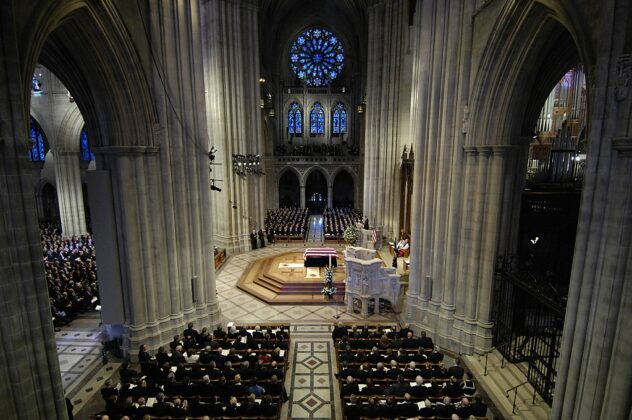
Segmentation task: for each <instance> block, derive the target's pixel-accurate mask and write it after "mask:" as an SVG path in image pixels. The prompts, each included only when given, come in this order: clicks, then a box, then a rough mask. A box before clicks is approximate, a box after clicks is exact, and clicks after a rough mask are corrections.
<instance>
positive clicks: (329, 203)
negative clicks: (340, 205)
mask: <svg viewBox="0 0 632 420" xmlns="http://www.w3.org/2000/svg"><path fill="white" fill-rule="evenodd" d="M333 203H334V186H333V185H331V184H330V185H327V207H329V208H330V209H331V208H333V207H334V204H333Z"/></svg>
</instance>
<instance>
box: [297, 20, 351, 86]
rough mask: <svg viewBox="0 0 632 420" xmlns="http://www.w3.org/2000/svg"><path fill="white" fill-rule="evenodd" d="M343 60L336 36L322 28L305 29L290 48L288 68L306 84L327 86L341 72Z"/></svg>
mask: <svg viewBox="0 0 632 420" xmlns="http://www.w3.org/2000/svg"><path fill="white" fill-rule="evenodd" d="M344 61H345V54H344V49H343V48H342V44H341V43H340V41H339V40H338V37H337V36H336V35H334V34H333V33H331V32H330V31H328V30H327V29H323V28H312V29H308V30H306V31H305V32H303V33H302V34H300V35H299V36H298V38H296V40H295V41H294V43H292V47H291V48H290V68H291V69H292V71H293V72H294V73H295V74H296V75H297V76H298V77H299V79H302V80H305V82H306V83H307V85H308V86H327V85H328V84H329V82H331V81H332V80H334V79H335V78H336V77H338V75H339V74H340V73H341V72H342V68H343V66H344Z"/></svg>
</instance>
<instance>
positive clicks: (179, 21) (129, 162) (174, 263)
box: [95, 0, 219, 355]
mask: <svg viewBox="0 0 632 420" xmlns="http://www.w3.org/2000/svg"><path fill="white" fill-rule="evenodd" d="M197 7H198V3H197V2H191V3H186V2H177V3H173V2H171V1H167V0H164V1H156V2H153V3H152V7H151V8H150V9H149V19H148V21H149V22H150V25H151V27H150V33H151V34H152V39H151V41H150V42H151V43H152V47H153V49H154V53H155V54H156V55H158V56H160V57H180V58H181V59H182V61H181V65H179V66H165V67H164V68H161V69H160V70H161V75H160V78H161V79H162V80H161V79H160V78H159V76H158V75H157V74H154V77H155V79H154V86H155V90H154V96H155V100H156V120H157V122H156V124H155V125H154V126H153V127H147V131H148V132H147V133H146V138H145V139H144V141H145V142H146V144H145V145H134V144H135V142H136V141H137V138H136V136H135V137H134V138H125V137H124V136H125V135H130V136H131V134H129V133H133V131H131V130H130V132H128V131H122V132H121V135H122V136H123V137H122V138H110V139H108V140H109V141H110V142H111V143H110V145H109V146H106V147H98V148H95V153H96V155H97V159H96V161H97V166H98V169H99V170H108V171H110V174H111V183H112V197H113V198H112V200H113V208H114V210H115V218H116V226H115V228H116V229H117V236H118V241H117V244H114V245H112V246H116V247H117V248H118V249H117V253H118V255H120V279H121V284H122V292H123V304H124V312H125V322H124V324H123V325H122V326H117V325H113V326H112V328H111V330H115V329H116V327H122V331H123V337H124V339H125V341H124V350H126V351H127V352H128V353H131V354H132V355H135V354H136V351H137V349H138V347H139V345H140V344H142V343H145V344H148V346H149V347H150V348H152V349H155V348H156V347H158V346H159V345H163V344H165V340H166V339H167V338H168V337H170V336H173V335H174V334H177V333H181V332H182V330H183V329H184V326H185V325H186V323H187V322H189V321H191V320H195V321H196V322H197V323H198V325H204V326H211V327H212V326H215V325H217V323H218V322H219V307H218V304H217V297H216V293H215V276H214V266H213V265H214V262H213V244H212V227H211V220H212V205H211V200H210V185H209V180H208V157H207V153H208V140H207V137H206V136H207V129H206V119H205V114H204V110H205V106H204V97H203V89H204V88H203V86H204V80H203V68H202V61H201V60H200V57H201V56H202V51H201V39H200V37H199V36H198V34H199V33H200V22H199V20H198V19H199V15H200V13H199V10H198V8H197ZM163 83H164V84H163ZM165 86H166V89H167V92H165ZM176 87H177V90H176ZM167 94H168V95H169V98H167V96H166V95H167ZM169 102H171V104H169ZM174 110H175V111H174ZM176 113H177V114H176ZM95 222H96V221H95ZM95 240H96V242H97V244H98V243H99V242H98V238H95ZM98 247H99V245H97V266H98V264H99V256H98V255H99V249H98ZM104 281H107V280H104Z"/></svg>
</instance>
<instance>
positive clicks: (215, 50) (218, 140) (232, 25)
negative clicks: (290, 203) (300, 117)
mask: <svg viewBox="0 0 632 420" xmlns="http://www.w3.org/2000/svg"><path fill="white" fill-rule="evenodd" d="M202 9H203V21H204V24H203V28H204V31H203V37H204V42H205V46H204V51H203V52H204V64H205V77H206V86H207V97H206V101H207V106H208V113H207V118H208V126H209V127H208V128H209V138H210V143H211V145H215V146H217V148H218V149H219V152H218V154H217V158H216V162H217V163H219V164H220V165H219V166H216V167H215V169H214V174H213V176H214V177H216V178H221V179H223V180H224V181H223V182H222V183H221V185H222V186H223V189H222V192H221V193H215V192H214V193H213V195H214V197H217V200H214V201H213V202H214V210H215V212H216V214H217V217H216V218H215V219H214V221H213V222H214V232H215V233H214V236H215V242H216V244H217V245H218V246H220V247H224V248H226V249H227V250H228V252H241V251H246V250H248V249H249V244H248V233H249V232H250V230H252V229H254V228H256V227H262V226H263V219H264V217H265V214H264V212H265V199H266V194H265V183H264V182H263V179H262V178H261V177H260V176H243V175H237V174H236V173H235V172H234V171H233V165H232V158H233V155H235V154H241V155H248V154H253V155H256V154H263V151H264V148H263V144H262V142H263V136H262V132H261V110H260V108H259V99H260V98H259V96H260V87H259V44H258V42H259V41H258V40H259V29H258V6H257V2H256V1H254V0H246V1H239V2H236V1H232V0H209V1H207V2H205V3H204V4H203V8H202ZM235 206H236V208H235Z"/></svg>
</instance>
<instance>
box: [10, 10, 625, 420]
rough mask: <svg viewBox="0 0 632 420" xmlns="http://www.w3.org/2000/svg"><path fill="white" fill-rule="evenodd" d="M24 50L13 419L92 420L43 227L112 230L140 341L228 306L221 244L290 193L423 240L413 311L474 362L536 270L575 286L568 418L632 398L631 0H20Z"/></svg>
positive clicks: (125, 312) (103, 290)
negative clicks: (79, 399) (58, 308)
mask: <svg viewBox="0 0 632 420" xmlns="http://www.w3.org/2000/svg"><path fill="white" fill-rule="evenodd" d="M0 46H1V48H0V58H1V59H0V148H1V149H2V154H1V157H0V159H1V160H2V162H1V164H0V180H1V181H2V189H1V190H2V195H1V197H2V199H1V200H0V214H1V215H2V219H3V220H2V223H1V224H0V237H1V238H2V240H1V242H0V245H1V247H2V249H1V250H0V286H1V293H0V309H1V312H2V314H3V321H2V322H1V323H0V334H1V336H2V340H0V360H1V361H2V362H1V363H0V393H1V394H2V398H0V411H1V412H2V413H3V416H4V417H5V418H10V419H13V418H29V419H30V418H51V419H52V418H59V419H64V418H66V416H67V414H66V406H65V404H64V389H63V386H62V383H61V379H60V367H59V361H58V359H57V354H56V352H55V348H56V346H55V335H54V327H53V322H52V320H51V307H50V304H49V294H48V293H49V292H48V289H47V277H46V275H45V271H44V267H43V264H42V250H41V248H40V236H39V235H40V232H39V223H38V222H39V221H42V220H46V219H48V220H56V221H58V222H59V224H60V226H61V235H62V236H64V237H73V236H80V235H83V234H86V233H88V232H89V231H90V232H92V233H93V234H94V237H95V242H96V249H97V257H96V258H97V262H96V266H97V269H98V275H99V290H100V302H101V305H102V311H101V316H102V321H103V324H104V328H105V329H106V330H107V333H108V334H110V335H111V336H112V337H116V338H119V339H120V340H121V342H122V343H123V351H124V353H125V354H126V355H131V356H132V358H133V357H134V355H135V353H136V351H137V349H138V348H139V346H140V345H141V344H146V345H147V346H148V348H149V349H150V350H151V351H152V352H153V351H155V350H156V349H157V348H158V347H159V346H162V345H165V344H167V343H168V342H169V341H170V339H171V337H173V336H174V335H175V334H178V333H180V332H182V331H183V329H184V328H185V326H186V324H187V323H188V322H190V321H195V322H196V325H198V326H200V327H202V326H209V327H215V326H217V325H218V324H219V323H220V322H224V321H226V319H225V317H223V315H222V310H220V307H221V303H222V302H221V297H220V298H218V290H217V287H216V283H217V282H216V271H215V267H214V265H213V255H214V250H215V249H222V250H225V251H226V253H227V255H229V256H231V258H233V257H234V258H236V259H238V258H241V257H240V254H245V253H247V252H249V250H250V239H249V234H250V232H252V230H253V229H259V228H261V227H263V226H264V219H265V217H266V212H267V211H268V210H270V209H275V208H279V207H298V208H307V209H309V212H310V213H311V214H312V215H316V216H318V215H322V214H323V212H324V211H325V209H327V208H347V207H350V208H354V209H356V210H359V211H360V212H361V213H362V214H363V215H365V216H366V217H367V218H368V220H369V222H370V225H371V228H373V227H376V228H379V229H381V232H382V234H383V237H384V239H385V240H386V241H397V240H398V239H399V238H400V235H405V236H407V237H410V244H411V246H410V273H409V282H408V287H407V290H406V293H405V295H404V296H403V298H402V299H403V301H404V302H403V306H402V308H401V309H402V310H401V313H398V314H397V321H399V322H401V323H402V324H410V326H411V328H412V329H413V330H414V331H416V332H419V331H426V332H427V333H428V334H429V335H431V336H432V337H433V339H434V340H435V342H436V343H438V344H439V345H440V346H441V347H442V348H444V349H446V350H447V351H450V352H452V353H454V354H474V353H475V352H477V353H481V352H485V351H487V350H489V349H491V348H492V346H494V345H496V344H499V340H500V337H502V336H503V334H505V332H503V331H504V330H503V328H502V327H503V325H504V324H502V322H501V321H502V315H503V314H504V312H502V311H503V310H504V309H501V308H505V307H511V306H512V304H511V302H510V303H509V304H508V302H506V301H502V296H501V295H502V293H500V292H499V291H500V290H505V289H503V288H502V287H501V285H502V284H504V283H503V282H504V280H503V279H504V278H505V277H507V278H510V277H511V278H514V277H515V276H519V275H522V274H525V273H527V274H528V275H529V276H531V277H530V278H532V279H533V280H534V281H533V284H531V285H530V286H529V287H532V290H533V293H534V295H537V294H540V295H542V296H544V297H545V298H546V297H547V296H548V298H549V301H555V302H557V303H558V304H559V303H560V302H562V306H561V307H560V308H561V309H560V308H558V309H559V311H560V312H559V313H560V314H563V316H559V315H558V316H556V317H554V319H553V320H552V321H550V322H548V323H547V324H546V326H545V330H546V333H547V334H548V333H549V332H550V331H551V330H555V331H556V334H558V335H557V336H556V338H557V339H558V341H557V343H558V344H557V346H558V347H555V349H556V352H557V353H559V358H558V359H557V360H556V361H555V366H554V368H555V372H556V379H555V382H554V383H552V386H554V391H553V390H551V391H550V395H552V411H551V417H552V418H554V419H571V418H572V419H595V418H609V419H623V418H630V416H631V415H632V402H631V401H630V395H632V343H631V342H630V340H631V339H630V338H629V337H630V334H629V331H630V329H632V281H630V279H632V247H631V240H632V189H630V188H629V184H630V180H631V179H632V118H631V115H630V113H631V112H632V93H631V92H630V90H631V87H630V85H631V84H632V58H631V56H632V5H631V4H630V2H629V1H627V0H604V1H600V2H594V1H588V0H524V1H519V2H516V1H510V0H348V1H344V2H341V1H335V0H308V1H301V2H295V1H289V0H261V1H255V0H243V1H234V0H202V1H198V0H194V1H180V0H174V1H171V0H149V1H147V0H135V1H131V2H127V1H122V0H96V1H87V0H58V1H55V2H50V1H44V0H21V1H16V0H9V1H4V2H2V3H1V4H0ZM209 151H212V153H209ZM211 155H212V160H211V161H210V162H209V157H211ZM209 163H210V166H209ZM242 165H243V166H242ZM209 168H210V171H209ZM209 176H210V179H209ZM211 185H213V186H214V188H213V189H211V188H210V186H211ZM248 258H250V257H248ZM253 258H254V257H253ZM499 258H500V259H501V260H502V261H504V262H505V264H504V265H503V266H501V265H500V264H498V261H499ZM510 260H511V261H513V262H515V264H514V265H513V266H511V265H510V264H508V263H507V261H510ZM516 261H518V262H516ZM516 266H519V268H516ZM503 270H505V271H503ZM503 273H504V274H503ZM512 276H514V277H512ZM516 287H517V286H516ZM553 306H555V305H553ZM520 310H521V311H523V312H520V314H519V315H515V317H513V318H512V321H511V322H509V324H510V328H509V329H510V330H511V328H512V327H511V325H513V327H515V326H516V325H517V324H518V323H522V324H521V326H520V331H523V332H524V331H527V330H529V328H534V325H525V324H528V323H529V320H530V319H532V316H534V315H533V314H534V313H535V311H534V310H532V308H528V307H526V308H522V307H521V309H520ZM516 313H517V312H516ZM518 329H519V328H517V327H516V328H514V330H513V331H509V333H510V334H514V337H515V334H521V332H520V331H518ZM531 331H532V330H531ZM542 331H544V330H542ZM545 341H546V340H545ZM560 343H561V344H560Z"/></svg>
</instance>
